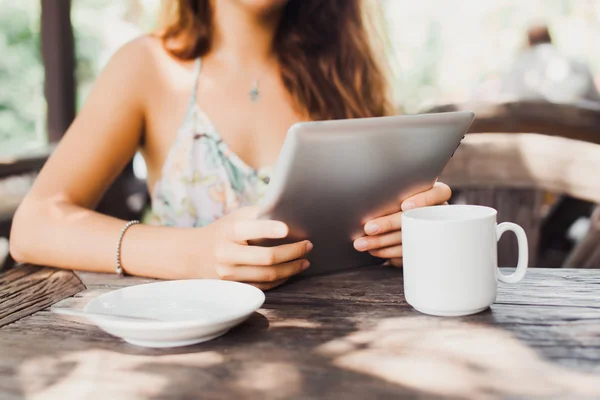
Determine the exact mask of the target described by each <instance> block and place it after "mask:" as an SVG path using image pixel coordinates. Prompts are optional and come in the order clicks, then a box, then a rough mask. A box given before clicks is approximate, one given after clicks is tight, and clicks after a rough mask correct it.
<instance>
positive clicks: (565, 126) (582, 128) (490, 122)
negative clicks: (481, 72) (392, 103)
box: [427, 100, 600, 144]
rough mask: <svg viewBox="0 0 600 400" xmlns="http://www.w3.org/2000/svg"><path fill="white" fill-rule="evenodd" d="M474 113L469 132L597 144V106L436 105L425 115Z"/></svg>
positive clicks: (599, 109) (599, 116)
mask: <svg viewBox="0 0 600 400" xmlns="http://www.w3.org/2000/svg"><path fill="white" fill-rule="evenodd" d="M459 110H469V111H474V112H475V114H476V115H477V118H476V119H475V121H474V122H473V124H472V125H471V128H470V129H469V132H511V133H521V132H529V133H542V134H545V135H553V136H561V137H565V138H569V139H574V140H581V141H584V142H590V143H597V144H600V135H598V132H599V129H598V127H599V126H600V106H598V105H596V104H594V103H588V104H587V105H586V106H584V105H574V104H556V103H550V102H548V101H539V100H534V101H514V102H505V103H482V102H471V103H463V104H448V105H441V106H436V107H434V108H432V109H430V110H428V111H427V112H447V111H459Z"/></svg>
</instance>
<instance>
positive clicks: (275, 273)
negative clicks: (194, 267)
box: [215, 207, 313, 290]
mask: <svg viewBox="0 0 600 400" xmlns="http://www.w3.org/2000/svg"><path fill="white" fill-rule="evenodd" d="M257 216H258V208H256V207H245V208H241V209H239V210H237V211H234V212H233V213H231V214H229V215H227V216H225V217H223V218H221V219H219V220H218V221H217V222H216V223H215V227H216V228H217V235H216V242H215V259H216V262H217V263H216V272H217V275H218V276H219V277H220V278H221V279H224V280H230V281H238V282H245V283H249V284H251V285H254V286H256V287H258V288H259V289H262V290H267V289H271V288H274V287H276V286H279V285H281V284H282V283H283V282H285V281H286V280H287V279H289V278H290V277H291V276H293V275H296V274H298V273H300V272H302V271H304V270H306V269H307V268H308V267H309V266H310V263H309V262H308V260H306V259H305V258H304V257H305V256H306V254H307V253H308V252H310V251H311V250H312V247H313V245H312V243H310V242H309V241H308V240H304V241H301V242H296V243H291V244H284V245H280V246H275V247H262V246H251V245H249V244H248V242H249V241H252V240H259V239H281V238H284V237H286V236H287V235H288V227H287V225H286V224H284V223H283V222H279V221H269V220H259V219H257Z"/></svg>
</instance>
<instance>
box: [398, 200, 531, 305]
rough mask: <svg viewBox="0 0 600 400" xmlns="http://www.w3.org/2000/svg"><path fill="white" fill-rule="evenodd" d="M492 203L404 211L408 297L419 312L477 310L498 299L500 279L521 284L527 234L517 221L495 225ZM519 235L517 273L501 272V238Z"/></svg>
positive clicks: (523, 273) (525, 264) (494, 212)
mask: <svg viewBox="0 0 600 400" xmlns="http://www.w3.org/2000/svg"><path fill="white" fill-rule="evenodd" d="M496 214H497V212H496V210H494V209H493V208H489V207H482V206H470V205H450V206H435V207H425V208H418V209H414V210H410V211H406V212H404V213H403V215H402V247H403V258H404V295H405V297H406V301H407V302H408V303H409V304H410V305H411V306H413V307H414V308H415V309H416V310H417V311H420V312H422V313H425V314H431V315H440V316H459V315H468V314H474V313H477V312H480V311H483V310H485V309H486V308H488V307H489V306H490V305H491V304H492V303H493V302H494V301H495V300H496V292H497V287H498V280H499V281H501V282H506V283H517V282H519V281H520V280H521V279H523V277H524V276H525V271H526V270H527V262H528V248H527V236H526V235H525V231H523V228H521V227H520V226H519V225H517V224H513V223H510V222H505V223H502V224H500V225H498V224H497V223H496ZM506 231H512V232H514V233H515V235H517V239H518V243H519V261H518V265H517V269H516V271H515V272H514V273H513V274H511V275H503V274H502V273H500V271H499V270H498V250H497V246H498V245H497V242H498V240H500V236H502V234H503V233H504V232H506Z"/></svg>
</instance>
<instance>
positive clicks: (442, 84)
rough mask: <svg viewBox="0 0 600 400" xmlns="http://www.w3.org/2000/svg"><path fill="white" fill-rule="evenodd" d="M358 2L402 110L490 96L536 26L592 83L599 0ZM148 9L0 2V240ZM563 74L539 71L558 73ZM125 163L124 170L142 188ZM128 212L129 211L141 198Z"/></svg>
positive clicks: (150, 16)
mask: <svg viewBox="0 0 600 400" xmlns="http://www.w3.org/2000/svg"><path fill="white" fill-rule="evenodd" d="M162 1H170V0H162ZM367 1H373V2H378V3H379V5H380V6H381V8H382V10H383V12H382V13H381V15H382V19H381V20H379V21H378V24H379V25H380V27H381V28H382V31H383V32H385V35H386V39H387V43H388V46H387V53H386V56H387V58H388V59H389V62H390V65H391V67H392V78H393V81H392V83H393V89H394V93H395V100H396V104H397V107H398V109H399V110H400V111H402V112H406V113H416V112H422V111H424V110H430V109H433V108H434V107H435V106H437V105H441V104H458V103H464V102H469V101H473V100H482V99H483V100H485V101H489V100H490V99H492V100H493V99H500V97H501V95H500V94H499V93H500V92H501V86H502V80H503V79H504V77H506V76H507V74H510V71H511V69H514V68H515V65H517V64H518V63H519V61H518V60H519V58H520V57H521V56H522V55H523V53H524V52H525V51H526V48H527V42H528V37H527V30H528V28H530V27H531V26H532V25H535V24H547V26H548V28H549V31H550V33H551V36H552V42H553V47H554V48H555V50H556V53H557V54H561V55H562V56H564V57H566V58H568V59H570V60H574V61H573V62H576V63H579V64H576V65H583V66H585V68H586V72H585V73H584V74H583V75H584V78H582V79H584V80H586V79H587V80H589V82H591V86H595V88H597V87H599V86H600V51H598V43H600V0H525V1H524V0H477V1H469V0H419V1H414V0H367ZM160 7H161V0H119V1H111V0H20V1H15V0H0V237H1V236H3V235H4V236H7V232H8V229H9V226H10V215H12V212H13V211H14V208H15V207H16V204H18V201H19V200H20V198H22V196H23V194H24V193H25V192H26V191H27V189H28V187H29V186H30V184H31V182H32V180H33V178H34V177H35V173H36V171H37V170H38V169H39V167H40V166H41V165H42V164H43V162H44V160H45V158H46V157H47V155H48V154H49V152H50V151H51V148H52V147H51V145H52V143H55V142H56V141H58V140H59V139H60V137H61V135H62V133H63V132H64V130H65V129H66V127H67V126H68V124H69V123H70V121H71V120H72V118H73V116H74V114H75V113H76V112H77V110H78V109H79V108H80V107H81V105H82V103H83V102H84V101H85V98H86V95H87V93H88V91H89V88H90V85H91V84H92V83H93V82H94V80H95V78H96V76H97V75H98V73H99V71H100V70H101V69H102V68H103V66H104V65H105V63H106V62H107V60H108V59H109V58H110V56H111V54H113V53H114V52H115V51H116V50H117V49H118V48H119V47H120V46H121V45H123V44H124V43H125V42H127V41H129V40H131V39H132V38H134V37H136V36H138V35H140V34H143V33H146V32H151V31H152V29H154V28H155V27H156V25H157V20H158V16H159V10H160ZM561 65H562V67H561ZM569 65H571V64H569ZM569 65H567V67H565V66H564V63H563V64H557V66H555V68H553V69H552V70H551V71H550V72H551V74H553V75H554V76H555V77H560V76H562V75H568V74H569V70H568V66H569ZM561 68H562V69H561ZM565 68H567V69H566V70H565ZM561 74H562V75H561ZM588 77H589V79H588ZM534 78H535V77H534ZM586 82H587V81H586ZM589 82H587V83H585V82H584V83H581V79H580V80H579V81H575V83H572V84H571V86H577V85H588V86H589V85H590V83H589ZM595 88H594V89H593V90H594V91H596V89H595ZM588 89H589V87H588ZM555 92H556V93H559V92H560V93H564V92H565V91H563V90H562V89H560V88H559V89H557V90H556V91H555ZM546 100H548V99H546ZM550 100H551V99H550ZM136 165H137V167H136V169H135V171H134V169H133V166H131V171H130V173H131V174H133V175H132V176H135V177H136V178H138V179H143V178H144V171H143V165H142V164H140V163H139V162H138V163H137V164H136ZM126 173H127V171H126ZM134 186H135V185H134ZM134 186H132V185H131V184H129V185H128V186H126V187H120V189H117V191H120V192H127V191H135V190H133V189H131V188H132V187H134ZM140 187H143V184H142V185H141V186H140V185H139V182H138V186H137V189H139V188H140ZM137 189H136V190H137ZM121 197H123V196H121ZM125 197H127V196H125ZM114 201H117V202H118V201H119V200H114ZM136 202H137V203H136ZM113 204H115V203H113ZM101 207H102V205H101ZM107 207H108V208H110V207H111V206H107ZM112 207H113V211H114V208H115V207H118V206H112ZM128 207H129V209H130V210H131V209H134V211H135V210H137V211H139V209H141V207H143V199H141V198H140V197H138V198H137V200H135V199H134V200H131V199H130V200H129V206H128ZM584 210H585V211H584V212H583V214H586V213H587V212H588V211H589V207H588V208H584ZM109 211H111V210H109ZM112 213H113V214H115V215H119V212H118V211H114V212H112ZM123 215H124V216H125V214H123ZM2 221H4V222H2ZM585 229H586V228H584V230H585ZM2 243H3V242H2V239H0V265H1V262H2V246H3V244H2ZM4 246H5V247H6V244H4Z"/></svg>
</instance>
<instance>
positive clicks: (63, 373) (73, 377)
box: [18, 350, 224, 400]
mask: <svg viewBox="0 0 600 400" xmlns="http://www.w3.org/2000/svg"><path fill="white" fill-rule="evenodd" d="M223 361H224V358H223V356H222V355H221V354H219V353H217V352H213V351H208V352H203V353H191V354H174V355H163V356H143V355H128V354H121V353H117V352H112V351H107V350H88V351H78V352H72V353H66V354H64V355H61V356H59V357H37V358H32V359H29V360H27V361H25V362H23V364H21V366H20V367H19V370H18V379H19V383H20V385H21V388H22V390H23V394H24V397H25V398H26V399H30V400H41V399H50V398H52V399H54V398H56V399H61V398H72V399H107V398H115V397H114V396H116V395H118V396H119V398H126V399H138V398H148V397H150V396H155V395H159V394H160V393H162V392H163V390H164V389H165V388H167V386H168V385H169V384H170V381H169V379H168V378H167V377H165V376H160V375H158V374H154V373H152V372H149V370H151V368H143V367H147V366H157V365H170V364H176V365H180V366H185V367H190V368H207V367H211V366H214V365H218V364H221V363H223Z"/></svg>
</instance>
